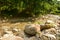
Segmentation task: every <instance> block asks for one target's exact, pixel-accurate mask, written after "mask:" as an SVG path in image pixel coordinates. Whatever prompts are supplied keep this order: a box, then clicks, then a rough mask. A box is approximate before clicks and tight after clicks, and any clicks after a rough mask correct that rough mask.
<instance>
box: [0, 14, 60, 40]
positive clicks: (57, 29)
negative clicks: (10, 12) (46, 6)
mask: <svg viewBox="0 0 60 40" xmlns="http://www.w3.org/2000/svg"><path fill="white" fill-rule="evenodd" d="M0 40H60V16H58V15H52V14H48V15H43V16H41V17H39V18H38V19H37V20H36V21H35V22H33V23H32V22H17V23H11V22H6V23H5V22H4V23H0Z"/></svg>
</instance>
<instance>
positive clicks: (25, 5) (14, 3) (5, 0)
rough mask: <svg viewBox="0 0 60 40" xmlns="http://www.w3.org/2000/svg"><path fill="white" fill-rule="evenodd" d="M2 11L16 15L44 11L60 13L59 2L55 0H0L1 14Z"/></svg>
mask: <svg viewBox="0 0 60 40" xmlns="http://www.w3.org/2000/svg"><path fill="white" fill-rule="evenodd" d="M14 9H15V11H14ZM4 10H7V11H4ZM12 10H13V11H14V12H13V11H12ZM16 10H17V11H16ZM8 11H9V12H8ZM2 12H4V13H5V14H6V15H8V13H9V14H11V15H15V14H16V15H18V16H20V15H21V14H23V15H25V14H28V15H31V16H34V15H35V16H36V15H39V14H46V13H47V14H48V13H53V14H56V13H60V2H58V1H57V0H0V13H1V14H2ZM4 13H3V14H4ZM28 15H26V16H28Z"/></svg>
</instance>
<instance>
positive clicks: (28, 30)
mask: <svg viewBox="0 0 60 40" xmlns="http://www.w3.org/2000/svg"><path fill="white" fill-rule="evenodd" d="M24 31H25V33H26V34H29V35H35V34H36V33H37V32H39V31H40V27H39V26H37V25H35V24H32V25H27V26H25V30H24Z"/></svg>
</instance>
